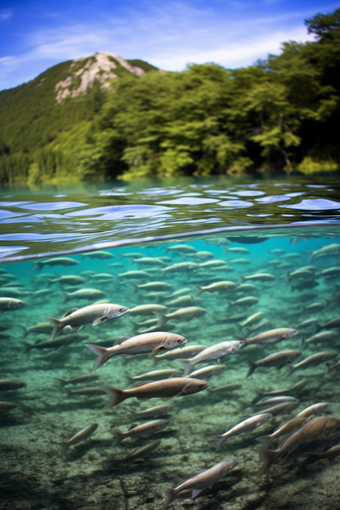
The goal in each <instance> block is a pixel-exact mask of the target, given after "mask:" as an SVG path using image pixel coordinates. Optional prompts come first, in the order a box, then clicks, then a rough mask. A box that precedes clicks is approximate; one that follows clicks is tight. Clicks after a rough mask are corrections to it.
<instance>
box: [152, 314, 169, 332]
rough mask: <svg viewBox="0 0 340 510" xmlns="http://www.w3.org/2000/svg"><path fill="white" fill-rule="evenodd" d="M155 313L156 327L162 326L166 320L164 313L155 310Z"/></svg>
mask: <svg viewBox="0 0 340 510" xmlns="http://www.w3.org/2000/svg"><path fill="white" fill-rule="evenodd" d="M155 315H156V317H157V319H158V323H157V324H156V327H157V329H158V328H162V327H163V326H164V324H166V322H168V318H167V316H166V315H164V313H160V312H155Z"/></svg>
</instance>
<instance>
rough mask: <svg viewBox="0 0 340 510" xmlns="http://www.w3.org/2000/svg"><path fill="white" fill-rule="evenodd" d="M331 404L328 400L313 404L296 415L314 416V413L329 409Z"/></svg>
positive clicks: (302, 416)
mask: <svg viewBox="0 0 340 510" xmlns="http://www.w3.org/2000/svg"><path fill="white" fill-rule="evenodd" d="M330 405H331V404H329V403H328V402H319V403H317V404H313V405H311V406H309V407H306V409H303V411H301V412H300V413H299V414H297V415H296V417H297V418H309V417H310V416H313V415H314V414H320V413H324V412H325V411H327V409H328V408H329V407H330Z"/></svg>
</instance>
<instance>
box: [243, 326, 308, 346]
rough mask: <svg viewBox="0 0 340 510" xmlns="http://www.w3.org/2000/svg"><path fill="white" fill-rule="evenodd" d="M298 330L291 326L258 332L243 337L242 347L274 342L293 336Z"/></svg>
mask: <svg viewBox="0 0 340 510" xmlns="http://www.w3.org/2000/svg"><path fill="white" fill-rule="evenodd" d="M298 332H299V331H298V330H297V329H292V328H278V329H271V330H270V331H265V332H264V333H260V334H259V335H256V336H253V337H251V338H244V339H243V340H244V347H246V346H247V345H252V344H258V345H268V344H276V343H278V342H280V341H281V340H286V339H288V338H292V337H293V336H295V335H297V334H298Z"/></svg>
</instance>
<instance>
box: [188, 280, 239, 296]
mask: <svg viewBox="0 0 340 510" xmlns="http://www.w3.org/2000/svg"><path fill="white" fill-rule="evenodd" d="M236 287H237V285H236V283H234V282H228V281H225V282H216V283H212V284H211V285H205V286H202V287H198V291H197V294H196V295H197V296H199V295H200V294H202V293H203V292H208V293H209V294H212V293H213V292H217V293H218V294H222V292H231V291H234V290H235V289H236Z"/></svg>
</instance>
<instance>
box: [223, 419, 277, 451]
mask: <svg viewBox="0 0 340 510" xmlns="http://www.w3.org/2000/svg"><path fill="white" fill-rule="evenodd" d="M271 418H272V415H271V414H270V413H261V414H256V415H255V416H251V417H250V418H247V419H246V420H243V421H241V422H240V423H238V424H237V425H235V426H234V427H232V428H231V429H230V430H228V431H227V432H225V433H224V434H220V435H217V436H214V437H215V439H216V440H217V442H216V450H217V451H218V450H220V449H221V447H222V445H223V443H224V442H225V441H226V439H228V438H230V437H233V436H239V435H240V434H244V433H245V432H251V431H252V430H254V429H256V428H257V427H260V425H264V424H265V423H267V421H268V420H270V419H271Z"/></svg>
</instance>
